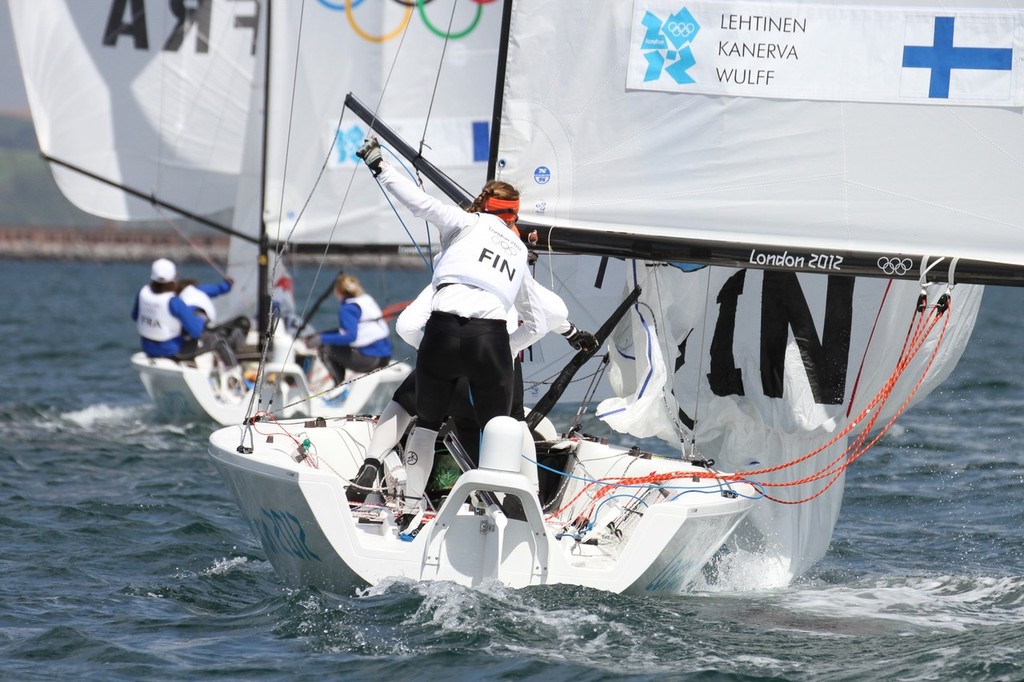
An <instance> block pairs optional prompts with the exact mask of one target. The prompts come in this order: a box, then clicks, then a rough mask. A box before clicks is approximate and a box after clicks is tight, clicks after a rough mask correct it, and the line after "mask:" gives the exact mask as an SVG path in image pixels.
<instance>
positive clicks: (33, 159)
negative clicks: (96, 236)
mask: <svg viewBox="0 0 1024 682" xmlns="http://www.w3.org/2000/svg"><path fill="white" fill-rule="evenodd" d="M102 224H103V220H101V219H100V218H96V217H95V216H91V215H88V214H87V213H83V212H82V211H80V210H78V209H77V208H75V207H74V206H72V205H71V203H70V202H68V200H67V199H65V198H64V195H62V194H61V193H60V190H59V189H57V184H56V183H55V182H54V180H53V175H52V174H51V173H50V169H49V167H48V166H47V164H46V162H45V161H43V160H42V159H41V158H40V156H39V148H38V147H37V146H36V135H35V131H34V129H33V128H32V122H31V121H29V120H27V119H22V118H16V117H11V116H0V225H30V226H40V227H43V226H45V227H48V226H74V227H96V226H99V225H102Z"/></svg>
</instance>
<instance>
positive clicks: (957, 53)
mask: <svg viewBox="0 0 1024 682" xmlns="http://www.w3.org/2000/svg"><path fill="white" fill-rule="evenodd" d="M955 28H956V19H955V18H954V17H935V31H934V35H933V40H932V43H931V45H907V46H905V47H904V48H903V66H904V67H905V68H911V69H928V70H929V72H930V77H929V85H928V97H930V98H933V99H935V98H937V99H948V98H949V86H950V79H951V77H952V76H953V74H954V73H957V74H958V75H959V72H960V71H1007V72H1008V71H1010V70H1011V68H1012V66H1013V49H1012V48H1011V47H1009V46H1007V47H983V46H967V45H957V44H956V41H955V40H954V31H955ZM965 75H966V74H965Z"/></svg>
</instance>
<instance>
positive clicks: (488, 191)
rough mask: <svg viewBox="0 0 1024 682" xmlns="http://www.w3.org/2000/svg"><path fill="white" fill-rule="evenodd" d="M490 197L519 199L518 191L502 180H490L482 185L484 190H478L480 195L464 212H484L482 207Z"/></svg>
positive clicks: (510, 199)
mask: <svg viewBox="0 0 1024 682" xmlns="http://www.w3.org/2000/svg"><path fill="white" fill-rule="evenodd" d="M491 197H494V198H495V199H505V200H506V201H514V200H516V199H518V198H519V190H517V189H516V188H515V187H513V186H512V185H510V184H508V183H507V182H505V181H504V180H491V181H490V182H488V183H487V184H486V185H484V188H483V189H482V190H480V194H479V195H477V197H476V199H473V203H472V204H470V205H469V208H467V209H466V210H467V211H469V212H470V213H480V212H481V211H483V210H484V205H485V204H486V203H487V200H488V199H490V198H491Z"/></svg>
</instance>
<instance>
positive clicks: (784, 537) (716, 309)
mask: <svg viewBox="0 0 1024 682" xmlns="http://www.w3.org/2000/svg"><path fill="white" fill-rule="evenodd" d="M652 4H653V3H652ZM664 4H665V3H661V2H659V3H657V5H658V6H659V7H661V6H664ZM702 4H707V5H714V4H715V3H702ZM911 4H912V5H915V6H916V5H917V3H911ZM967 4H969V5H971V6H974V7H982V6H983V5H982V4H981V3H967ZM733 5H735V3H733ZM644 6H645V5H644V2H642V0H637V2H635V3H592V2H591V3H583V2H576V1H572V0H564V1H563V2H559V3H546V2H542V1H541V0H516V2H515V3H514V9H513V15H512V23H511V30H512V35H511V37H510V40H509V56H508V63H507V74H506V83H505V89H504V93H503V104H502V120H501V135H500V141H499V154H500V160H501V165H500V167H501V169H502V170H501V172H500V177H501V178H502V179H504V180H508V181H510V182H512V183H513V184H516V185H517V186H519V187H520V188H521V190H522V192H523V208H522V210H521V211H520V214H521V215H522V216H524V218H528V217H530V215H531V213H532V214H533V216H534V217H535V219H536V220H537V221H538V222H542V223H545V224H552V225H554V226H555V227H554V230H555V233H556V234H557V230H558V227H559V226H571V227H573V228H577V229H589V230H594V231H602V232H617V233H622V234H625V235H637V236H639V237H640V239H638V244H639V247H638V248H640V249H641V252H642V253H644V254H645V257H647V256H646V253H647V252H646V250H643V239H642V238H643V237H644V236H652V237H676V238H680V239H687V240H707V241H718V242H725V243H730V244H760V245H768V246H772V245H775V246H776V247H777V249H776V250H773V251H772V252H767V253H766V252H755V251H754V250H753V249H752V252H751V265H753V266H756V267H757V268H758V269H749V270H738V269H730V268H718V267H709V268H703V269H698V270H695V271H692V272H684V271H683V269H682V268H680V267H676V265H678V264H667V263H651V264H648V263H644V262H627V263H628V269H629V270H630V273H629V276H628V277H627V281H626V282H625V285H626V286H625V290H626V291H628V290H630V289H631V288H632V287H633V286H634V285H635V284H637V283H639V284H640V285H641V286H642V287H643V295H642V297H641V300H640V302H639V303H638V304H637V305H636V306H635V307H634V309H633V311H632V313H631V315H630V316H629V317H628V318H627V320H626V321H625V322H624V323H623V324H622V325H621V326H620V327H619V328H618V329H617V330H616V333H615V334H614V335H613V338H612V339H611V340H610V341H611V343H610V346H611V360H612V368H611V372H610V375H611V379H612V381H611V383H612V387H613V389H614V390H615V393H616V397H614V398H610V399H608V400H605V401H603V402H602V403H601V404H600V405H599V407H598V411H597V412H598V416H600V417H602V418H603V419H605V420H606V421H607V422H608V423H609V424H610V425H612V426H613V427H614V428H615V429H616V430H619V431H621V432H623V433H629V434H631V435H633V436H636V437H642V438H646V437H658V438H661V439H663V440H665V441H667V442H669V443H672V444H673V446H674V447H675V448H677V449H679V448H681V447H683V446H686V447H687V452H688V454H690V453H691V452H692V453H693V454H695V455H697V456H701V457H708V458H713V459H715V460H716V467H720V468H722V469H724V470H727V471H729V470H733V471H752V470H758V469H763V468H767V467H772V466H775V465H780V464H784V463H786V462H790V461H792V460H794V459H796V458H798V457H800V456H802V455H805V454H807V453H809V452H813V451H815V450H817V449H819V448H825V450H824V451H823V452H822V453H821V454H819V455H817V456H816V457H814V458H812V459H809V460H806V461H804V462H801V463H800V464H798V465H796V466H793V467H790V468H787V469H784V470H782V471H778V472H774V473H766V474H759V475H756V476H754V478H755V479H760V480H763V481H768V482H785V481H793V480H799V479H802V478H804V477H805V476H807V475H809V474H812V473H813V472H815V471H817V470H818V469H820V468H821V467H822V466H824V465H825V464H827V463H828V462H830V461H832V460H833V459H834V458H835V457H838V456H839V455H841V454H842V453H843V452H844V450H845V448H846V446H847V444H848V442H850V439H852V438H853V437H855V436H856V435H857V433H858V431H857V430H856V429H855V430H853V431H852V432H851V433H850V434H849V435H847V436H842V435H841V434H842V432H843V431H844V429H845V428H846V427H847V426H848V425H849V424H851V422H852V421H853V420H856V419H857V418H858V416H859V415H860V412H861V411H862V410H863V409H864V407H865V406H866V405H867V404H868V402H869V401H870V400H871V399H872V398H874V396H875V395H876V394H877V393H878V392H879V390H880V388H881V387H882V386H883V385H884V383H885V381H886V380H887V379H888V378H889V376H890V375H891V373H892V372H893V371H894V369H895V366H896V361H897V358H898V355H899V352H900V349H901V348H902V346H903V343H904V341H905V339H906V336H907V333H908V329H909V325H910V323H911V319H912V315H913V313H914V309H915V306H916V301H917V297H918V294H919V293H920V292H921V287H920V285H918V284H917V283H914V282H898V281H889V280H884V279H874V278H852V277H843V276H842V268H841V263H836V262H834V260H828V261H826V262H825V263H824V265H823V267H822V269H823V270H824V272H825V273H826V274H822V275H806V274H801V275H798V274H796V273H795V272H791V271H787V267H788V266H790V265H792V264H793V263H792V259H793V258H795V257H799V256H796V255H794V254H790V253H787V250H788V249H803V250H806V251H809V252H811V253H813V252H814V251H815V249H820V250H821V251H823V252H824V251H827V250H833V249H838V250H852V251H858V250H863V251H878V252H881V253H891V254H893V256H895V255H897V254H917V255H935V254H942V255H949V256H956V257H968V258H978V259H982V260H990V261H997V262H1006V263H1016V264H1024V240H1022V239H1021V236H1022V234H1021V227H1022V226H1024V210H1022V209H1024V199H1022V198H1020V197H1021V196H1022V195H1018V194H1016V193H1015V192H1014V190H1013V189H1012V187H1013V186H1014V185H1017V184H1020V182H1021V181H1022V180H1024V163H1022V162H1024V120H1022V119H1021V112H1020V111H1019V110H1017V109H1006V108H989V107H984V106H977V105H976V104H975V105H972V106H970V107H954V106H935V105H910V104H892V103H887V104H871V103H863V102H860V103H855V104H854V103H848V102H835V101H822V100H813V99H805V100H782V99H770V98H762V97H748V96H724V95H719V96H710V95H701V94H681V93H664V92H646V91H640V90H629V89H627V84H626V83H627V81H626V70H627V63H628V60H629V58H630V49H631V48H630V46H631V40H632V39H633V36H631V30H633V29H632V26H633V24H632V19H633V16H634V13H636V12H640V11H641V8H643V7H644ZM777 6H778V4H777V3H776V4H773V5H771V6H770V7H777ZM758 7H762V6H761V5H758ZM764 7H769V6H767V5H765V6H763V7H762V9H763V8H764ZM786 7H791V8H793V7H795V8H798V7H799V3H788V4H787V5H786ZM584 11H585V16H586V22H585V24H584V23H581V22H580V20H579V17H580V16H582V15H583V14H584ZM929 11H931V10H925V9H921V12H922V13H927V12H929ZM1001 11H1003V13H1004V14H1005V10H1001ZM1011 13H1012V11H1011ZM541 17H543V20H541ZM595 35H600V36H601V37H602V40H600V41H595V40H593V36H595ZM767 39H768V38H766V40H767ZM979 168H981V169H985V172H979V170H978V169H979ZM805 264H806V262H805ZM880 267H881V266H880ZM761 268H766V270H762V269H761ZM566 272H567V268H565V267H564V266H560V267H559V273H560V275H561V276H562V277H563V278H568V277H569V275H567V274H566ZM830 275H834V276H830ZM944 290H945V285H929V286H928V287H927V291H928V295H929V300H930V302H931V303H934V302H935V301H936V299H937V297H938V296H939V295H941V294H942V293H943V292H944ZM981 292H982V289H981V288H980V287H965V286H958V287H956V288H955V290H954V295H953V304H952V307H951V309H950V312H949V313H947V314H948V315H949V316H950V326H949V329H948V330H947V332H946V334H945V336H944V337H943V338H942V343H941V346H940V347H939V352H938V354H937V356H936V357H935V360H934V362H933V364H931V365H930V366H928V365H927V362H928V360H929V359H930V352H931V350H932V349H933V348H935V345H936V343H937V342H938V335H937V334H933V335H932V336H930V337H929V339H928V341H927V343H926V345H925V347H924V348H923V349H922V350H921V351H920V353H919V355H918V356H917V358H916V359H915V361H914V363H913V364H912V365H911V366H910V367H909V368H908V369H907V370H906V372H905V377H904V381H903V382H901V383H899V384H897V387H896V389H895V390H894V391H893V394H892V396H891V398H890V399H889V402H888V403H887V404H886V406H885V408H884V409H883V414H882V415H881V416H880V418H879V421H878V422H877V424H876V427H880V426H884V425H885V423H886V421H887V420H888V418H889V417H890V416H891V415H892V414H894V413H895V412H897V411H899V409H901V407H902V406H903V403H904V401H905V400H906V399H907V398H908V397H909V396H911V394H913V399H914V401H917V400H920V399H921V398H923V397H924V396H926V395H927V394H928V392H929V391H930V390H932V389H933V388H934V387H935V386H936V385H937V384H938V383H939V382H940V381H941V380H942V379H943V378H944V377H945V376H946V375H948V373H949V372H950V371H951V370H952V368H953V367H954V366H955V363H956V361H957V360H958V359H959V357H960V355H961V353H962V351H963V348H964V346H965V344H966V343H967V341H968V339H969V336H970V333H971V329H972V328H973V323H974V318H975V315H976V313H977V308H978V305H979V304H980V299H981ZM612 305H613V303H612V304H611V305H609V306H608V310H609V312H610V310H611V307H612ZM572 312H573V311H572V306H570V315H572ZM926 369H927V370H928V374H927V375H926V376H925V377H924V379H923V380H921V379H922V375H923V374H925V370H926ZM919 380H921V383H920V386H918V381H919ZM862 421H863V419H862ZM837 439H838V440H837ZM833 441H835V442H833ZM690 448H692V450H691V449H690ZM828 480H829V479H828V478H826V479H822V480H815V481H809V482H806V483H803V484H800V485H798V486H794V487H792V488H772V489H770V490H769V493H770V494H772V495H773V496H775V497H777V498H779V499H782V500H788V501H796V500H800V499H803V498H805V497H813V496H814V495H815V494H817V493H819V492H820V491H821V490H822V488H823V487H824V486H825V484H826V483H827V482H828ZM842 483H843V476H842V475H841V474H840V476H839V477H838V479H837V481H836V482H835V484H834V485H832V487H831V488H829V489H828V490H827V491H826V492H824V493H823V494H821V495H820V496H818V497H814V498H813V501H810V502H808V503H806V504H795V505H788V504H778V503H774V502H767V501H766V502H763V503H761V504H759V505H758V506H757V507H756V508H755V510H754V512H753V513H752V514H751V516H750V517H749V520H748V521H747V522H745V525H744V527H743V529H742V530H741V532H740V533H739V534H738V536H737V544H738V545H740V546H741V548H742V549H748V550H753V551H755V552H756V553H757V555H758V556H760V557H769V558H770V559H771V561H772V562H774V564H775V565H776V566H777V567H778V568H779V571H780V574H779V575H778V576H776V577H777V578H778V579H779V580H780V581H782V582H784V581H786V580H788V579H790V578H792V577H793V576H796V575H799V574H800V573H802V572H804V571H806V569H807V568H808V567H809V566H811V565H812V564H813V563H815V562H816V561H817V560H819V559H820V558H821V557H822V556H823V555H824V553H825V551H826V549H827V547H828V545H829V542H830V540H831V536H832V529H833V527H834V525H835V521H836V518H837V516H838V513H839V508H840V505H841V502H842Z"/></svg>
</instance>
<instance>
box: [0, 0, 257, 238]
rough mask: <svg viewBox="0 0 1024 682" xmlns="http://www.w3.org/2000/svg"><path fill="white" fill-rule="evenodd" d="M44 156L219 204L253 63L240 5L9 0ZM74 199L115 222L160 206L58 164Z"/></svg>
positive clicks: (225, 195)
mask: <svg viewBox="0 0 1024 682" xmlns="http://www.w3.org/2000/svg"><path fill="white" fill-rule="evenodd" d="M8 4H9V5H10V12H11V19H12V26H13V30H14V37H15V41H16V43H17V48H18V57H19V59H20V61H21V67H22V73H23V75H24V79H25V87H26V91H27V93H28V100H29V105H30V107H31V109H32V117H33V122H34V123H35V128H36V134H37V135H38V138H39V146H40V149H41V150H42V152H43V153H44V154H46V155H47V156H50V157H53V158H54V159H56V160H58V161H60V162H63V163H66V164H70V165H72V166H74V167H77V168H80V169H81V170H82V171H84V172H86V173H90V174H93V175H95V176H98V177H100V178H103V179H105V180H106V181H108V182H109V183H114V184H120V185H124V186H127V187H129V188H132V189H134V190H136V191H138V192H142V193H143V194H144V195H147V196H148V195H153V196H155V197H156V198H158V199H160V200H161V201H165V202H168V203H170V204H174V205H177V206H181V207H183V208H185V209H187V210H189V211H191V212H194V213H196V214H200V215H210V214H213V213H215V212H217V211H221V210H224V209H229V208H231V206H232V205H233V204H234V201H235V189H236V181H237V174H238V168H239V164H240V162H241V154H242V142H243V139H244V131H245V124H246V120H247V118H248V115H249V111H248V106H249V86H250V80H251V78H252V73H253V68H254V64H255V59H254V48H255V41H256V36H257V27H256V24H257V15H258V11H259V7H258V5H257V4H256V3H250V2H228V1H224V0H220V1H217V2H205V3H199V4H198V6H195V7H191V6H186V5H185V3H180V6H176V4H175V3H166V2H164V3H157V2H143V1H142V0H102V1H98V0H9V3H8ZM53 169H54V176H55V178H56V180H57V183H58V185H59V186H60V189H61V191H62V192H63V193H64V195H65V196H67V197H68V199H69V200H71V201H72V202H73V203H74V204H75V205H76V206H78V207H80V208H81V209H83V210H85V211H87V212H89V213H92V214H94V215H98V216H102V217H106V218H110V219H114V220H146V219H154V218H158V217H160V216H161V215H163V216H166V215H168V213H167V212H166V211H163V212H162V213H161V212H160V211H158V210H156V209H154V207H153V206H152V205H151V204H150V203H149V202H148V201H146V200H144V199H137V198H133V197H131V196H129V195H128V194H126V193H125V192H124V191H123V190H122V189H119V188H116V187H114V186H112V185H111V184H106V183H103V182H99V181H97V180H94V179H91V178H90V177H88V176H87V175H84V174H82V173H80V172H76V171H73V170H69V169H67V168H63V167H61V166H58V165H54V166H53Z"/></svg>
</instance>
